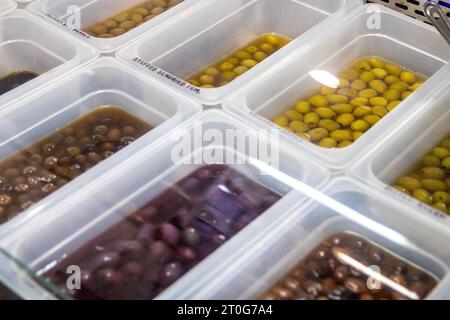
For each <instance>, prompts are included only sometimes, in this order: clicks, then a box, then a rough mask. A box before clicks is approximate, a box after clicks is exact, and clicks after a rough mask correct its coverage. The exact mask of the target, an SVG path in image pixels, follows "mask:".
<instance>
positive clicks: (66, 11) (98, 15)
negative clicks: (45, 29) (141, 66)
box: [27, 0, 199, 53]
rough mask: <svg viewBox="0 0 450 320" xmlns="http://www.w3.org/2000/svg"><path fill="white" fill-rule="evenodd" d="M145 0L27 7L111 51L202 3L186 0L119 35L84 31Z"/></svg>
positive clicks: (75, 0)
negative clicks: (104, 35) (97, 34)
mask: <svg viewBox="0 0 450 320" xmlns="http://www.w3.org/2000/svg"><path fill="white" fill-rule="evenodd" d="M143 2H145V0H129V1H122V0H112V1H110V0H95V1H87V0H63V1H61V0H38V1H35V2H33V3H32V4H30V5H29V6H27V10H30V11H32V12H34V13H36V14H39V15H40V16H42V17H44V18H45V19H47V20H48V21H51V22H52V23H53V24H56V25H58V26H59V28H60V29H63V30H65V31H66V32H68V33H71V34H74V35H76V36H77V37H78V38H80V39H82V40H83V41H85V42H86V43H89V44H90V45H92V46H94V47H95V48H97V49H98V50H99V51H100V52H103V53H111V52H113V51H115V50H116V49H117V48H119V47H120V46H122V45H124V44H125V43H128V42H131V41H133V40H135V39H137V38H139V37H140V36H141V35H143V34H144V33H146V32H148V31H151V30H153V29H155V28H157V27H158V26H159V25H162V24H165V23H167V22H168V21H170V20H171V19H175V20H177V19H179V18H180V17H183V16H184V15H186V14H188V13H189V12H190V11H192V9H191V8H190V7H191V6H192V5H194V4H195V3H196V2H199V0H184V1H183V2H182V3H180V4H178V5H176V6H175V7H173V8H171V9H170V10H167V11H166V12H163V13H162V14H160V15H158V16H156V17H155V18H153V19H151V20H150V21H147V22H145V23H143V24H142V25H140V26H139V27H137V28H134V29H132V30H130V31H128V32H126V33H124V34H123V35H121V36H119V37H115V38H110V39H101V38H96V37H92V36H90V35H88V34H87V33H85V32H84V31H82V30H84V29H85V28H88V27H90V26H92V25H93V24H95V23H97V22H102V21H103V20H106V19H108V18H109V17H111V16H114V15H115V14H117V13H120V12H122V11H124V10H127V9H129V8H133V7H135V6H137V5H139V4H141V3H143Z"/></svg>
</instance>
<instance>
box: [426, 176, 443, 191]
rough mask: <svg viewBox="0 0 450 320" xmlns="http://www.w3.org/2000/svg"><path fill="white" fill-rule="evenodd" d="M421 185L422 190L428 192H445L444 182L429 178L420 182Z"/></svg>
mask: <svg viewBox="0 0 450 320" xmlns="http://www.w3.org/2000/svg"><path fill="white" fill-rule="evenodd" d="M421 185H422V187H423V188H424V189H426V190H428V191H430V192H436V191H446V190H447V185H446V184H445V182H443V181H441V180H438V179H429V178H427V179H423V180H422V181H421Z"/></svg>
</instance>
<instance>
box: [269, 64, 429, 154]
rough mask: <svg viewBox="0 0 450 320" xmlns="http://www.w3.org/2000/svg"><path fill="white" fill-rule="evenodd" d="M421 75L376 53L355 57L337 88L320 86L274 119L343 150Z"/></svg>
mask: <svg viewBox="0 0 450 320" xmlns="http://www.w3.org/2000/svg"><path fill="white" fill-rule="evenodd" d="M423 81H424V78H422V77H420V76H419V75H418V74H416V73H414V72H411V71H408V70H405V69H403V68H401V67H399V66H397V65H395V64H392V63H389V62H387V61H384V60H382V59H380V58H378V57H369V58H364V59H361V60H359V61H357V62H356V63H355V64H354V65H353V67H352V68H351V69H349V70H346V71H344V72H342V73H341V74H340V76H339V86H338V87H337V88H331V87H328V86H323V87H321V89H320V91H319V92H317V93H316V94H314V95H312V96H310V97H309V98H307V99H305V100H302V101H299V102H298V103H297V104H296V105H295V106H293V107H292V108H290V109H288V110H286V111H285V112H284V113H283V114H281V115H278V116H277V117H275V118H273V119H272V121H273V122H274V123H275V124H277V125H279V126H281V127H283V128H284V129H286V130H288V131H290V132H292V133H294V134H296V135H297V136H299V137H301V138H303V139H306V140H308V141H310V142H312V143H315V144H317V145H319V146H321V147H324V148H344V147H347V146H349V145H351V144H352V143H353V142H355V141H356V140H358V139H359V138H360V137H361V136H362V135H363V134H364V133H365V132H366V131H367V130H369V129H370V128H371V127H372V126H374V125H375V124H376V123H377V122H378V121H380V120H381V119H382V118H383V117H384V116H386V114H388V112H390V111H392V110H393V109H394V108H395V107H397V105H398V104H399V103H400V102H401V101H403V100H404V99H406V98H407V97H408V96H409V95H410V94H411V93H412V92H414V91H415V90H417V89H418V88H419V87H420V86H421V85H422V83H423Z"/></svg>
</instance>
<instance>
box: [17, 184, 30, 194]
mask: <svg viewBox="0 0 450 320" xmlns="http://www.w3.org/2000/svg"><path fill="white" fill-rule="evenodd" d="M28 188H29V186H28V185H27V184H25V183H20V184H18V185H17V186H15V187H14V190H16V192H19V193H24V192H27V191H28Z"/></svg>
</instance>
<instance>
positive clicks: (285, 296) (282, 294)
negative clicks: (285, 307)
mask: <svg viewBox="0 0 450 320" xmlns="http://www.w3.org/2000/svg"><path fill="white" fill-rule="evenodd" d="M272 293H273V294H274V295H276V296H277V297H278V298H279V299H281V300H292V299H294V294H293V293H292V292H291V291H290V290H289V289H286V288H284V287H281V286H277V287H275V288H273V289H272Z"/></svg>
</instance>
